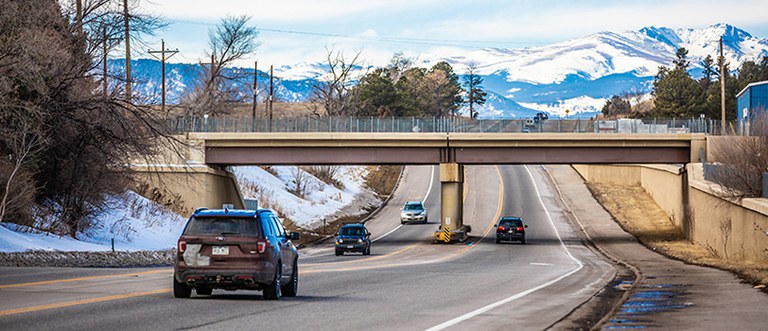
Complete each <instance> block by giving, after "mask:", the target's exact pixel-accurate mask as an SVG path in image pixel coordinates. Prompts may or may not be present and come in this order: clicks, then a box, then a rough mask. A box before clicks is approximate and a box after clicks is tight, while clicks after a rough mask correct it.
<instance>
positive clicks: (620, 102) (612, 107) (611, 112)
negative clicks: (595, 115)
mask: <svg viewBox="0 0 768 331" xmlns="http://www.w3.org/2000/svg"><path fill="white" fill-rule="evenodd" d="M631 111H632V106H631V105H630V103H629V101H628V100H626V99H624V98H622V97H620V96H618V95H614V96H613V97H611V98H610V99H608V100H607V101H606V102H605V105H604V106H603V109H602V113H603V116H605V117H613V116H618V115H629V114H630V112H631Z"/></svg>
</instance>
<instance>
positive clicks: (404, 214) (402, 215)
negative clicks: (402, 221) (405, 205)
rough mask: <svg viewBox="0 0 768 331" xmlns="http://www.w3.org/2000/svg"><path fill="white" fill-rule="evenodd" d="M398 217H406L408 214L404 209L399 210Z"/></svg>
mask: <svg viewBox="0 0 768 331" xmlns="http://www.w3.org/2000/svg"><path fill="white" fill-rule="evenodd" d="M400 217H408V215H407V214H406V213H405V212H404V211H401V212H400Z"/></svg>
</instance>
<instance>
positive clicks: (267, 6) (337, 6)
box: [146, 0, 439, 22]
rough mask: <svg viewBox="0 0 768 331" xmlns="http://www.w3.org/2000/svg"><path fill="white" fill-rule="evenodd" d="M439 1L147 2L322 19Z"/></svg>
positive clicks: (174, 8)
mask: <svg viewBox="0 0 768 331" xmlns="http://www.w3.org/2000/svg"><path fill="white" fill-rule="evenodd" d="M436 3H439V1H438V0H389V1H349V0H324V1H316V0H281V1H241V0H217V1H215V3H213V2H212V1H210V0H163V1H159V2H157V3H149V2H148V3H147V4H146V5H147V7H149V8H151V9H152V10H155V11H159V12H162V13H163V14H164V15H167V16H169V17H171V18H179V19H214V20H216V19H219V18H222V17H225V16H227V15H243V14H245V15H249V16H251V17H253V18H254V19H256V20H257V21H270V22H297V21H325V20H331V19H335V18H341V17H349V16H352V15H356V14H360V13H372V12H381V11H393V10H394V11H397V10H402V8H414V7H420V6H426V5H430V4H436Z"/></svg>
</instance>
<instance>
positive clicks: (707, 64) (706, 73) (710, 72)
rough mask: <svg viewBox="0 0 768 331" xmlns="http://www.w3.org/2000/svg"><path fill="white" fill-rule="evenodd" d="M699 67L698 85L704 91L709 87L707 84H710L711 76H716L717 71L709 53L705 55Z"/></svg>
mask: <svg viewBox="0 0 768 331" xmlns="http://www.w3.org/2000/svg"><path fill="white" fill-rule="evenodd" d="M701 67H702V72H701V79H699V85H701V88H702V89H703V90H704V91H706V90H707V89H709V85H710V84H712V78H713V77H715V76H717V74H718V71H717V68H715V60H713V59H712V56H711V55H707V57H705V58H704V60H703V61H701Z"/></svg>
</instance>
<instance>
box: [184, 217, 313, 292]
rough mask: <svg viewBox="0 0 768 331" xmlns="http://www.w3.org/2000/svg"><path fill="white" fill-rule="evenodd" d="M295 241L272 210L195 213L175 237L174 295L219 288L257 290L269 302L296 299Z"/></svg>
mask: <svg viewBox="0 0 768 331" xmlns="http://www.w3.org/2000/svg"><path fill="white" fill-rule="evenodd" d="M297 239H299V234H298V233H296V232H291V233H286V231H285V228H283V225H282V223H281V222H280V220H278V218H277V216H275V214H274V213H273V212H272V211H271V210H267V209H259V210H234V209H233V210H227V209H224V210H208V209H198V210H196V211H195V213H194V214H193V215H192V217H190V218H189V221H187V225H186V227H185V228H184V232H183V233H182V235H181V238H179V242H178V247H177V253H176V263H175V265H174V275H173V276H174V277H173V295H174V296H175V297H177V298H189V297H190V295H191V293H192V289H194V290H195V292H197V294H200V295H210V294H211V292H212V291H213V289H214V288H220V289H227V290H236V289H248V290H262V291H263V294H264V298H265V299H270V300H277V299H280V297H281V296H283V295H284V296H289V297H292V296H296V293H297V292H298V285H299V268H298V257H299V255H298V253H297V252H296V247H295V246H294V245H293V243H292V242H291V240H297Z"/></svg>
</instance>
